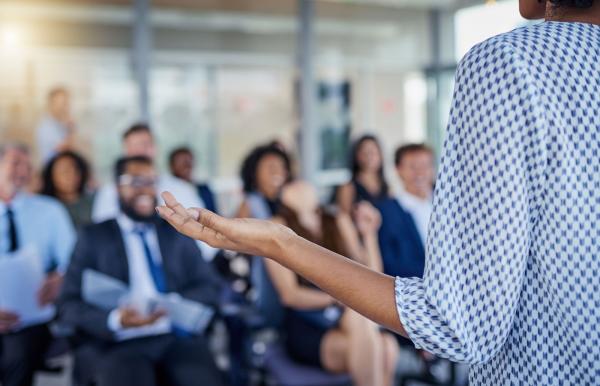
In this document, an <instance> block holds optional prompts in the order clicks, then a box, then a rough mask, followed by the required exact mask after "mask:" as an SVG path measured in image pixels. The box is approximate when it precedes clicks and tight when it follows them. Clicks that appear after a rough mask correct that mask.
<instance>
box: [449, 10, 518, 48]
mask: <svg viewBox="0 0 600 386" xmlns="http://www.w3.org/2000/svg"><path fill="white" fill-rule="evenodd" d="M525 22H526V21H525V19H523V18H522V17H521V15H520V14H519V1H518V0H506V1H489V0H488V1H487V2H486V3H484V4H481V5H476V6H474V7H469V8H465V9H461V10H460V11H458V12H456V16H455V25H456V28H455V38H456V57H457V59H461V58H462V57H463V56H464V55H465V54H466V53H467V51H468V50H469V49H471V47H473V46H474V45H475V44H477V43H479V42H482V41H484V40H486V39H488V38H490V37H492V36H494V35H498V34H500V33H503V32H508V31H511V30H513V29H515V28H517V27H519V26H521V25H523V24H525Z"/></svg>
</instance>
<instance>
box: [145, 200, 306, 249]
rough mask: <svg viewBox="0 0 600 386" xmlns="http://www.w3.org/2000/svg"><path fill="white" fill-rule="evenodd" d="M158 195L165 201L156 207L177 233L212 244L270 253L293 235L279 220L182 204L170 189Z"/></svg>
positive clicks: (223, 247) (224, 247)
mask: <svg viewBox="0 0 600 386" xmlns="http://www.w3.org/2000/svg"><path fill="white" fill-rule="evenodd" d="M161 196H162V198H163V199H164V200H165V205H163V206H159V207H158V208H157V211H158V214H159V215H160V216H161V217H162V218H164V219H165V220H166V221H168V222H169V224H171V225H172V226H173V227H174V228H175V229H176V230H177V231H179V232H180V233H182V234H184V235H186V236H189V237H191V238H193V239H196V240H200V241H204V242H205V243H207V244H208V245H210V246H211V247H214V248H220V249H228V250H232V251H237V252H241V253H247V254H250V255H257V256H267V257H272V256H274V255H276V254H277V253H278V249H279V248H281V246H282V245H283V244H284V243H285V240H286V238H290V237H293V236H294V233H293V232H292V231H291V230H290V229H289V228H287V227H285V226H283V225H280V224H275V223H272V222H270V221H262V220H255V219H247V218H237V219H229V218H225V217H221V216H219V215H217V214H215V213H213V212H211V211H209V210H206V209H198V208H184V207H183V206H182V205H181V204H180V203H179V202H177V200H176V199H175V197H173V195H172V194H171V193H169V192H164V193H162V195H161Z"/></svg>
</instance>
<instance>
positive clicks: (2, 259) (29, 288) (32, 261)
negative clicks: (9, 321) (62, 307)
mask: <svg viewBox="0 0 600 386" xmlns="http://www.w3.org/2000/svg"><path fill="white" fill-rule="evenodd" d="M45 278H46V273H45V272H44V267H43V263H42V259H41V258H40V256H39V255H38V254H37V253H36V251H35V249H33V248H24V249H22V250H19V251H17V252H14V253H10V254H4V255H1V256H0V308H1V309H3V310H6V311H10V312H13V313H15V314H17V315H19V319H20V321H19V325H18V326H17V329H19V328H23V327H27V326H31V325H35V324H39V323H44V322H47V321H49V320H51V319H52V318H53V317H54V315H55V313H56V310H55V307H54V306H53V305H47V306H44V307H40V305H39V303H38V291H39V289H40V288H41V286H42V283H43V281H44V279H45Z"/></svg>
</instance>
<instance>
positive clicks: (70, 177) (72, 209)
mask: <svg viewBox="0 0 600 386" xmlns="http://www.w3.org/2000/svg"><path fill="white" fill-rule="evenodd" d="M89 178H90V172H89V166H88V163H87V162H86V161H85V159H83V157H82V156H80V155H79V154H77V153H74V152H72V151H65V152H61V153H58V154H57V155H55V156H54V157H52V158H51V159H50V161H48V164H47V165H46V166H45V167H44V170H43V172H42V184H43V185H42V189H41V191H40V193H41V194H43V195H46V196H50V197H54V198H56V199H57V200H59V201H60V202H62V203H63V205H64V206H65V207H66V208H67V211H68V212H69V215H70V216H71V220H72V221H73V225H75V227H76V228H81V226H83V225H86V224H89V223H90V222H91V221H92V204H93V202H94V195H93V194H92V193H90V192H88V190H87V188H88V182H89Z"/></svg>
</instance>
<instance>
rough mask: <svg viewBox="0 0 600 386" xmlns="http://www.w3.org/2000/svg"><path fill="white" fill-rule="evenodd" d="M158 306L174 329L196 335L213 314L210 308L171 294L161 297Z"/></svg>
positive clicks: (203, 328)
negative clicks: (164, 312) (162, 309)
mask: <svg viewBox="0 0 600 386" xmlns="http://www.w3.org/2000/svg"><path fill="white" fill-rule="evenodd" d="M158 306H159V307H161V308H164V309H165V310H166V311H167V315H168V316H169V319H170V320H171V323H173V325H174V326H175V327H178V328H180V329H182V330H184V331H186V332H189V333H192V334H198V335H201V334H202V333H203V332H204V330H205V329H206V327H207V326H208V324H209V323H210V321H211V320H212V318H213V316H214V314H215V311H214V310H213V309H212V307H208V306H206V305H204V304H202V303H199V302H195V301H193V300H189V299H184V298H182V297H181V296H178V295H175V296H173V294H169V295H165V296H161V297H160V299H159V300H158Z"/></svg>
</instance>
